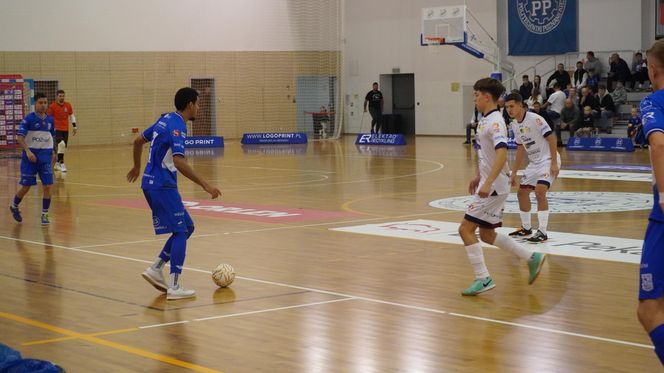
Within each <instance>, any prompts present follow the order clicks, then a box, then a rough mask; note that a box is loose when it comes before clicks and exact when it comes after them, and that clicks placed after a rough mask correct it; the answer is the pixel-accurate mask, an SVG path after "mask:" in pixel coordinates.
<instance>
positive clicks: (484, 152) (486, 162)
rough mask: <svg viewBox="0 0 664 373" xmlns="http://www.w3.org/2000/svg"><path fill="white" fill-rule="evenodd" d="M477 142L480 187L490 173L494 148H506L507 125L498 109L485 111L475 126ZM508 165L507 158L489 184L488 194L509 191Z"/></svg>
mask: <svg viewBox="0 0 664 373" xmlns="http://www.w3.org/2000/svg"><path fill="white" fill-rule="evenodd" d="M475 141H476V143H477V147H478V149H477V158H478V159H479V168H480V187H481V186H482V185H484V181H485V180H486V179H487V177H489V175H490V174H491V169H492V168H493V162H494V161H495V160H496V149H498V148H505V149H507V127H506V126H505V120H504V119H503V115H502V114H501V113H500V111H499V110H493V111H491V112H489V113H487V114H486V115H485V116H484V117H483V118H482V120H480V122H479V125H478V126H477V135H476V136H475ZM509 173H510V170H509V167H508V166H507V159H506V160H505V164H503V167H502V171H501V172H500V174H498V177H497V178H496V180H494V182H493V185H492V186H491V192H490V194H493V192H496V193H497V194H506V193H509V191H510V184H509Z"/></svg>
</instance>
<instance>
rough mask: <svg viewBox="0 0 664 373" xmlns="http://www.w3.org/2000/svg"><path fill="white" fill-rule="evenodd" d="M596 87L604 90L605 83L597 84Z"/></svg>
mask: <svg viewBox="0 0 664 373" xmlns="http://www.w3.org/2000/svg"><path fill="white" fill-rule="evenodd" d="M597 89H603V90H606V84H600V85H598V86H597Z"/></svg>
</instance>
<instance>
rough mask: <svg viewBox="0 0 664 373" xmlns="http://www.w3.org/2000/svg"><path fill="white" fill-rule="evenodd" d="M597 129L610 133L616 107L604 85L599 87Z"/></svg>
mask: <svg viewBox="0 0 664 373" xmlns="http://www.w3.org/2000/svg"><path fill="white" fill-rule="evenodd" d="M598 97H599V109H600V112H599V129H600V130H601V131H606V133H611V127H612V122H613V121H612V120H611V119H612V118H613V115H614V113H615V112H616V105H615V104H614V103H613V98H612V97H611V95H610V94H608V92H606V86H605V85H604V84H600V85H599V95H598Z"/></svg>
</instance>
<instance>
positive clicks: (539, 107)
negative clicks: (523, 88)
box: [531, 102, 553, 128]
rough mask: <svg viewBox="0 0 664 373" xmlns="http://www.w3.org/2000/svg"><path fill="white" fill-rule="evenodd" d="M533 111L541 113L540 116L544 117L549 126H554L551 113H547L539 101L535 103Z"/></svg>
mask: <svg viewBox="0 0 664 373" xmlns="http://www.w3.org/2000/svg"><path fill="white" fill-rule="evenodd" d="M531 111H532V112H533V113H535V114H537V115H539V116H540V117H542V118H544V120H545V121H546V123H547V124H548V125H549V127H551V128H553V120H551V117H550V116H549V113H547V111H546V110H544V109H542V105H541V104H540V103H539V102H534V103H533V109H532V110H531Z"/></svg>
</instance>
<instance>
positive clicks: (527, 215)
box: [519, 211, 532, 230]
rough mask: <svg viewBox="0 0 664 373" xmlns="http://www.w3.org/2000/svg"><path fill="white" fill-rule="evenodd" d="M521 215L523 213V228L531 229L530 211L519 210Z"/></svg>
mask: <svg viewBox="0 0 664 373" xmlns="http://www.w3.org/2000/svg"><path fill="white" fill-rule="evenodd" d="M519 215H521V226H522V227H523V229H526V230H528V229H531V228H532V224H531V223H530V211H519Z"/></svg>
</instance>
